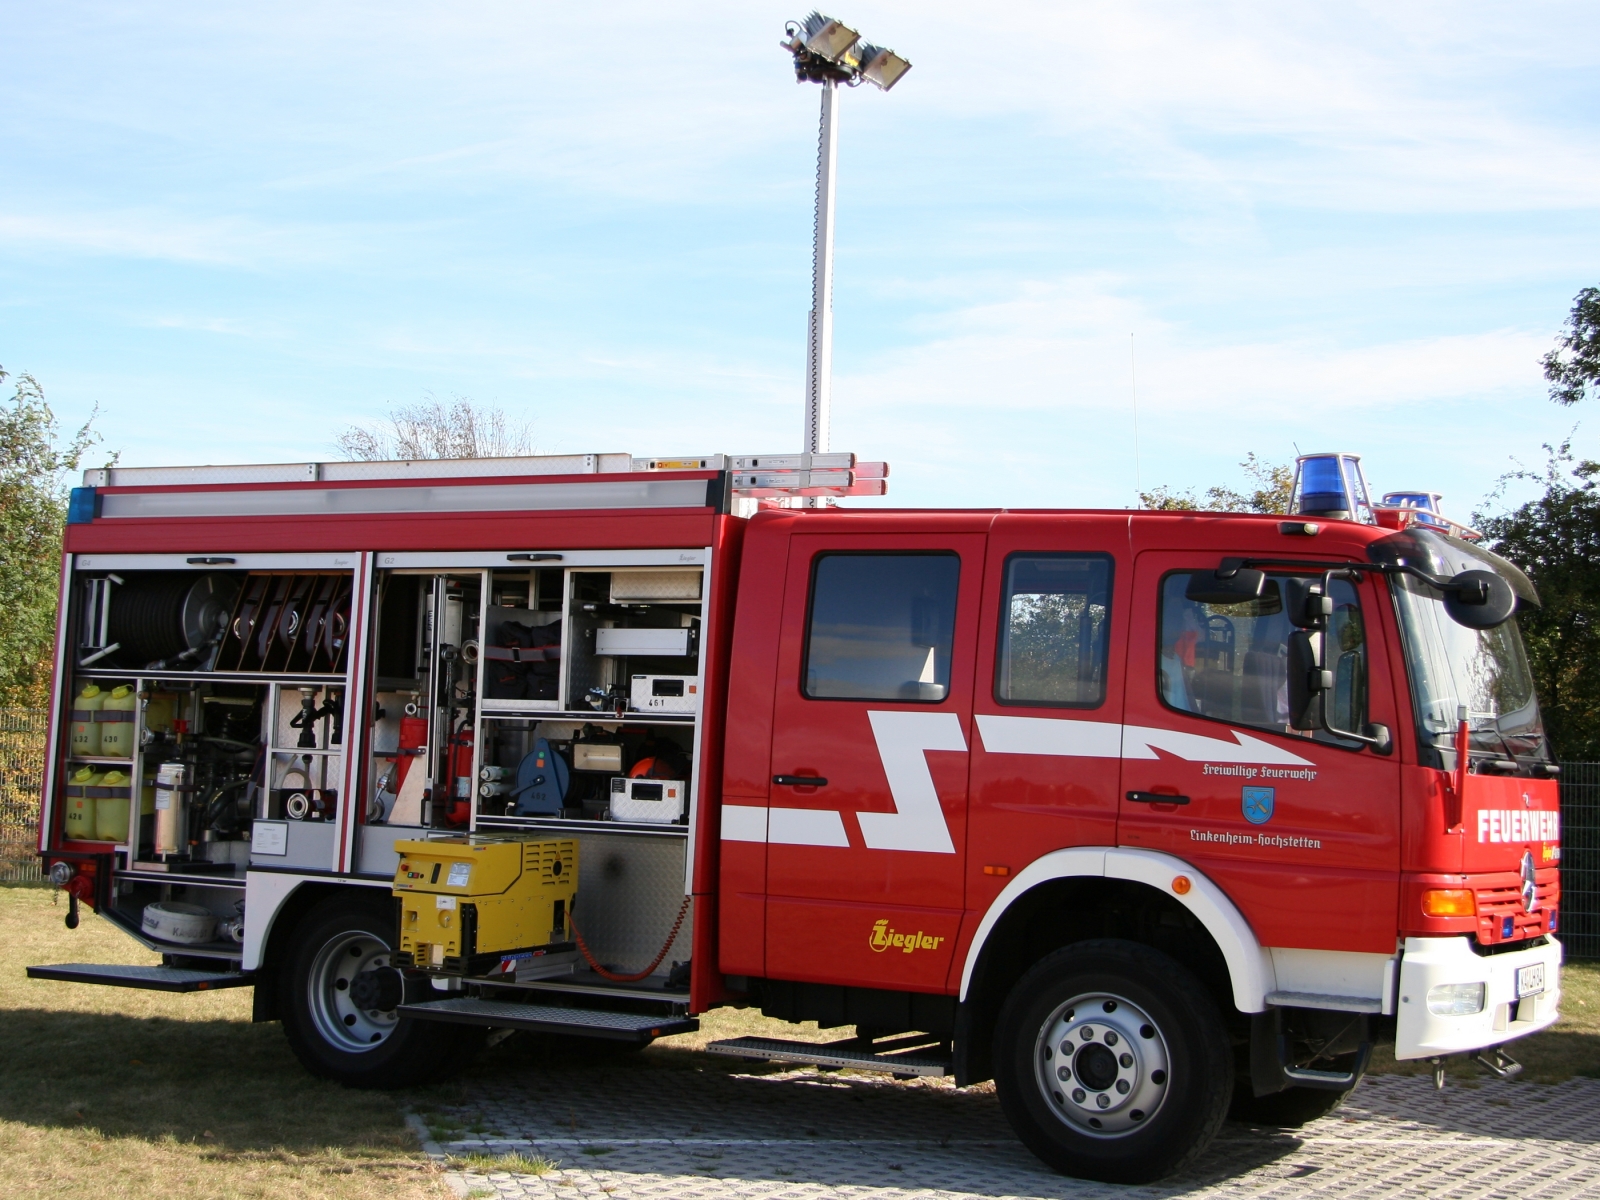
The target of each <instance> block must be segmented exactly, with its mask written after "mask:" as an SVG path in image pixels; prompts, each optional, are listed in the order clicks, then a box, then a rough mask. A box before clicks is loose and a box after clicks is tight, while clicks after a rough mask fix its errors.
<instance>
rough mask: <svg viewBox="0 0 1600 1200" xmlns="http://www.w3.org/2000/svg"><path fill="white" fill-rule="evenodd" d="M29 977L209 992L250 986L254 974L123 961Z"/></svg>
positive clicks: (43, 970)
mask: <svg viewBox="0 0 1600 1200" xmlns="http://www.w3.org/2000/svg"><path fill="white" fill-rule="evenodd" d="M28 978H29V979H55V980H60V981H61V982H63V983H98V984H103V985H105V986H106V987H127V988H147V989H149V990H151V991H157V992H209V991H215V990H216V989H218V988H230V987H248V986H250V985H251V984H253V983H255V978H254V976H251V975H241V974H240V973H239V972H237V971H194V970H189V969H188V968H185V967H133V966H122V965H119V964H97V963H57V964H55V965H53V966H44V967H29V968H28Z"/></svg>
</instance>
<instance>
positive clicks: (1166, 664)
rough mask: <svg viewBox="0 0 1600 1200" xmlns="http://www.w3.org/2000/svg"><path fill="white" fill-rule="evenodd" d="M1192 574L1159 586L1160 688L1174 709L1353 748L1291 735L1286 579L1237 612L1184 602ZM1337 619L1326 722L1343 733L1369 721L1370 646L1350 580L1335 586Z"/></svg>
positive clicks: (1330, 643)
mask: <svg viewBox="0 0 1600 1200" xmlns="http://www.w3.org/2000/svg"><path fill="white" fill-rule="evenodd" d="M1191 578H1192V576H1191V574H1190V572H1187V571H1175V572H1173V573H1171V574H1169V575H1167V576H1165V577H1164V578H1163V580H1162V582H1161V624H1160V628H1161V634H1160V637H1161V647H1160V650H1161V653H1160V658H1159V662H1158V667H1157V688H1158V691H1159V693H1160V696H1161V700H1162V702H1163V703H1164V704H1166V705H1167V706H1168V707H1170V708H1175V709H1178V710H1179V711H1180V712H1187V713H1193V714H1195V715H1196V716H1201V717H1208V718H1211V719H1212V720H1217V721H1224V722H1227V723H1228V724H1230V725H1249V726H1254V727H1255V728H1258V729H1266V730H1270V731H1272V732H1273V733H1285V734H1291V735H1294V736H1296V737H1306V736H1314V737H1315V738H1316V739H1317V740H1318V741H1327V742H1332V743H1333V744H1335V745H1343V746H1350V745H1354V743H1351V742H1349V741H1348V740H1347V739H1343V738H1339V737H1335V736H1333V735H1331V734H1328V733H1326V732H1322V731H1318V732H1316V733H1315V734H1307V733H1303V732H1301V731H1299V730H1295V729H1291V728H1290V727H1289V636H1290V634H1292V633H1293V632H1294V630H1295V626H1294V624H1293V622H1291V621H1290V620H1289V617H1288V614H1287V613H1286V612H1285V611H1284V604H1283V591H1284V589H1283V579H1284V576H1282V575H1269V576H1268V577H1267V581H1266V585H1265V587H1264V588H1263V589H1262V594H1261V595H1260V596H1259V597H1258V598H1256V599H1254V600H1250V601H1246V602H1244V603H1239V604H1206V603H1202V602H1200V601H1196V600H1190V599H1188V597H1187V596H1186V595H1185V592H1186V590H1187V589H1188V586H1189V581H1190V579H1191ZM1329 595H1330V596H1331V598H1332V600H1333V614H1332V616H1331V617H1330V618H1329V621H1328V629H1327V635H1326V642H1325V644H1326V647H1327V651H1326V654H1327V665H1328V667H1329V668H1330V669H1331V670H1332V671H1333V676H1334V687H1333V691H1332V692H1330V693H1328V695H1327V703H1328V705H1329V713H1328V715H1329V717H1330V718H1331V719H1332V720H1333V723H1334V724H1335V725H1337V726H1338V727H1339V728H1341V729H1360V728H1361V727H1362V726H1363V725H1364V724H1365V723H1366V721H1367V640H1366V626H1365V623H1364V621H1363V619H1362V613H1361V602H1360V598H1359V596H1358V595H1357V592H1356V588H1355V586H1354V585H1353V584H1352V583H1351V582H1350V581H1349V580H1346V579H1338V578H1336V579H1334V580H1332V581H1331V588H1330V592H1329Z"/></svg>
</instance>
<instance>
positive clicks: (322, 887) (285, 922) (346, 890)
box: [244, 875, 388, 1021]
mask: <svg viewBox="0 0 1600 1200" xmlns="http://www.w3.org/2000/svg"><path fill="white" fill-rule="evenodd" d="M250 882H251V884H256V883H257V876H255V875H252V876H251V878H250ZM387 894H388V892H387V888H386V887H377V886H371V887H368V886H362V885H360V884H353V883H348V882H345V881H342V880H341V881H337V882H328V881H322V880H309V879H301V878H295V877H293V876H284V877H278V876H272V875H267V876H265V877H264V878H262V879H261V881H260V886H254V887H251V888H250V889H249V891H248V892H247V894H246V900H245V922H246V923H245V932H246V942H245V959H244V965H245V967H246V969H251V970H253V971H254V973H255V979H256V986H255V989H254V990H255V999H254V1004H253V1008H252V1013H251V1019H252V1020H254V1021H276V1020H278V1019H279V1018H280V1017H281V1015H282V1014H280V1013H279V1012H278V989H277V974H278V970H279V969H280V967H281V966H282V965H283V962H284V959H285V956H286V955H287V954H288V953H289V945H290V942H291V941H292V939H293V938H294V931H295V929H296V928H298V927H299V925H300V923H301V922H302V921H303V920H304V919H305V918H306V916H307V915H308V914H309V913H310V912H311V911H312V910H313V909H315V908H317V907H318V906H319V905H321V904H322V903H323V902H324V901H326V900H331V899H333V898H334V897H336V896H340V895H347V896H349V897H350V898H351V899H356V898H366V897H373V896H376V897H379V898H386V897H387ZM261 908H265V909H267V910H268V912H267V915H266V917H265V918H264V919H263V920H261V921H259V922H258V923H257V925H256V929H254V930H253V929H252V928H251V921H252V917H253V914H254V911H255V910H258V909H261ZM252 933H254V934H255V936H254V937H253V938H252V937H251V936H250V935H251V934H252Z"/></svg>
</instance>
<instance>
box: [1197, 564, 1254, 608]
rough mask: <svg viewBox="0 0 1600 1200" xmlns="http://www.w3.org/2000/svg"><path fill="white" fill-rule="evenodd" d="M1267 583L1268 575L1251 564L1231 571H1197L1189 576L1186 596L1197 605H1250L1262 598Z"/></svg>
mask: <svg viewBox="0 0 1600 1200" xmlns="http://www.w3.org/2000/svg"><path fill="white" fill-rule="evenodd" d="M1266 583H1267V577H1266V575H1264V574H1263V573H1262V572H1260V571H1255V570H1252V569H1250V568H1249V567H1235V568H1234V569H1233V570H1232V571H1231V572H1229V571H1227V570H1226V569H1224V570H1222V571H1196V572H1195V573H1194V574H1193V575H1191V576H1189V586H1188V587H1186V588H1184V589H1183V598H1184V599H1185V600H1192V601H1194V602H1195V603H1196V604H1246V603H1248V602H1250V601H1251V600H1259V599H1260V598H1261V592H1262V590H1263V589H1264V588H1265V587H1266Z"/></svg>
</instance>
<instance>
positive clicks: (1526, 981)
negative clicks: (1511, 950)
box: [1517, 963, 1544, 1000]
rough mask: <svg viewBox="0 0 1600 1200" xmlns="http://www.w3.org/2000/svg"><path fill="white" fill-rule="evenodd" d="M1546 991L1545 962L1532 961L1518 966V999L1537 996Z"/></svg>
mask: <svg viewBox="0 0 1600 1200" xmlns="http://www.w3.org/2000/svg"><path fill="white" fill-rule="evenodd" d="M1542 991H1544V964H1543V963H1532V964H1530V965H1528V966H1526V967H1518V968H1517V999H1518V1000H1522V999H1524V998H1525V997H1528V996H1537V995H1538V994H1539V993H1540V992H1542Z"/></svg>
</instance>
